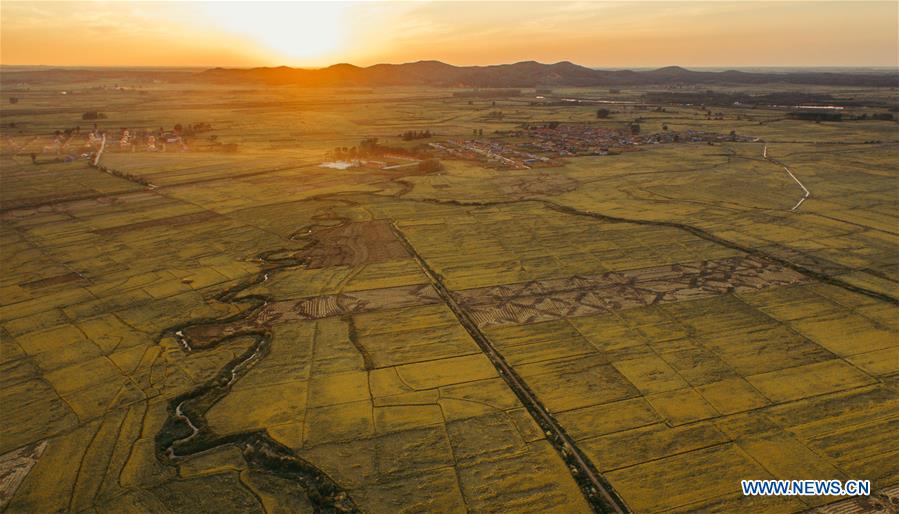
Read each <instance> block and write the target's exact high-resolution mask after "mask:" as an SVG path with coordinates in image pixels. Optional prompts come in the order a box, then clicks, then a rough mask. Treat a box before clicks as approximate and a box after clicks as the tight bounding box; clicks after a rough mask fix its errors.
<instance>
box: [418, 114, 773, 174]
mask: <svg viewBox="0 0 899 514" xmlns="http://www.w3.org/2000/svg"><path fill="white" fill-rule="evenodd" d="M495 134H496V136H498V138H490V139H484V138H481V137H478V138H473V139H464V140H446V141H441V142H433V143H428V146H429V147H430V148H431V149H432V150H433V151H434V152H435V153H436V155H437V156H438V157H441V158H447V159H460V160H469V161H478V162H480V163H481V164H483V165H484V166H487V167H492V168H501V169H530V168H541V167H554V166H561V165H563V164H564V161H563V160H562V159H563V158H565V157H575V156H583V155H614V154H619V153H623V152H633V151H637V150H638V149H639V147H640V146H643V145H657V144H674V143H706V144H715V143H723V142H758V141H760V139H759V138H757V137H752V136H745V135H740V134H737V133H736V132H731V133H730V134H718V133H713V132H703V131H696V130H687V131H685V132H682V133H681V132H676V131H669V130H667V126H665V127H664V130H663V131H662V132H658V133H653V134H641V133H640V125H639V124H638V123H633V124H630V125H629V126H628V127H627V128H621V129H611V128H606V127H600V126H596V125H591V124H586V123H559V122H547V123H539V124H527V125H524V126H522V128H520V129H519V130H513V131H497V132H496V133H495Z"/></svg>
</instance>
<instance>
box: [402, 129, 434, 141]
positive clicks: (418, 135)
mask: <svg viewBox="0 0 899 514" xmlns="http://www.w3.org/2000/svg"><path fill="white" fill-rule="evenodd" d="M431 135H432V134H431V131H430V130H422V131H419V132H416V131H414V130H407V131H405V132H403V133H402V134H400V137H401V138H403V141H412V140H413V139H427V138H429V137H431Z"/></svg>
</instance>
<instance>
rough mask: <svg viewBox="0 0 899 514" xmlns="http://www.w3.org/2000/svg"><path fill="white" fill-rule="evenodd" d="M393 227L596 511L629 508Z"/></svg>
mask: <svg viewBox="0 0 899 514" xmlns="http://www.w3.org/2000/svg"><path fill="white" fill-rule="evenodd" d="M391 228H392V230H393V232H394V234H396V237H397V239H399V240H400V241H401V242H402V243H403V245H404V246H405V247H406V250H407V251H408V252H409V254H410V255H412V256H413V257H414V258H415V261H416V262H417V263H418V266H419V267H420V268H421V270H422V272H423V273H424V274H425V275H426V276H427V277H428V279H429V280H430V281H431V285H432V286H433V287H434V289H435V290H436V291H437V294H438V295H439V296H440V297H441V298H442V299H443V301H444V303H446V305H447V307H449V308H450V310H451V311H453V314H454V315H455V316H456V319H458V320H459V323H460V324H461V325H462V327H463V328H465V330H466V332H468V335H470V336H471V338H472V339H473V340H474V341H475V343H477V345H478V346H479V347H480V348H481V350H482V351H483V352H484V354H485V355H486V356H487V358H488V359H490V361H491V362H492V363H493V366H494V367H496V370H497V371H498V372H499V375H500V376H501V377H502V378H503V380H505V381H506V384H508V385H509V388H510V389H512V391H513V392H514V393H515V395H516V396H518V399H519V400H521V403H522V404H524V406H525V407H526V408H527V409H528V412H529V413H530V414H531V416H532V417H533V418H534V421H536V422H537V424H538V425H539V426H540V428H541V429H542V430H543V433H544V434H546V436H547V440H548V441H549V442H550V443H551V444H552V445H553V447H554V448H555V449H556V451H557V452H558V453H559V456H560V457H562V460H564V461H565V463H566V464H567V466H568V468H569V470H570V471H571V474H572V477H573V478H574V480H575V481H576V482H577V484H578V486H579V487H580V488H581V491H582V492H583V494H584V497H585V499H586V500H587V503H588V504H589V505H590V507H591V508H592V509H593V511H594V512H597V513H603V514H605V513H616V514H623V513H625V512H628V510H627V507H625V506H624V502H623V501H622V500H621V499H620V498H619V497H618V496H617V495H616V494H615V493H614V491H613V490H612V487H611V486H610V485H609V484H608V483H607V482H606V481H605V480H604V479H603V478H602V477H601V476H600V475H599V472H598V471H597V470H596V468H595V466H594V465H593V463H591V462H590V460H589V459H588V458H587V457H586V455H584V453H583V451H581V449H580V448H578V446H577V444H576V443H575V441H574V439H572V438H571V436H569V435H568V433H567V432H565V429H564V428H563V427H562V426H561V425H559V423H558V422H557V421H556V420H555V418H553V417H552V415H551V414H550V413H549V411H548V410H546V407H544V406H543V404H541V403H540V400H539V399H537V396H536V395H535V394H534V393H533V392H532V391H531V389H530V388H529V387H528V385H527V383H525V381H524V380H523V379H522V378H521V377H520V376H519V375H518V373H517V372H516V371H515V370H514V369H513V368H512V366H510V365H509V363H508V362H506V359H505V358H504V357H503V355H502V354H501V353H500V352H498V351H497V350H496V348H495V347H494V346H493V344H492V343H491V342H490V340H489V339H488V338H487V336H486V335H484V333H483V332H481V330H480V329H479V328H478V326H477V324H476V323H475V321H474V320H473V319H472V318H471V316H469V315H468V312H466V311H465V310H464V309H463V308H462V307H460V306H459V304H458V303H457V302H456V300H455V298H453V295H452V293H450V291H449V290H448V289H447V288H446V286H445V285H444V283H443V278H442V277H441V276H440V274H438V273H437V272H435V271H434V270H433V269H432V268H431V267H430V266H429V265H428V263H427V262H426V261H425V260H424V258H423V257H422V256H421V255H420V254H419V253H418V251H417V250H416V249H415V247H414V246H412V243H410V242H409V240H408V239H407V238H406V235H405V234H404V233H403V232H402V230H400V229H399V227H397V225H396V223H395V222H394V223H392V224H391Z"/></svg>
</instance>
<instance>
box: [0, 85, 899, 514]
mask: <svg viewBox="0 0 899 514" xmlns="http://www.w3.org/2000/svg"><path fill="white" fill-rule="evenodd" d="M712 87H713V88H715V89H716V90H720V91H721V92H727V91H730V90H728V89H725V88H724V87H723V86H712ZM796 88H797V86H796V85H789V84H788V85H777V84H772V85H768V86H765V85H756V86H739V87H736V86H735V87H734V88H732V90H734V91H738V92H740V93H746V94H770V93H784V92H790V91H794V90H795V89H796ZM10 89H12V91H10ZM701 89H702V90H703V91H704V90H705V89H707V88H706V87H703V88H701ZM805 89H807V90H808V91H810V92H812V93H820V94H829V95H833V96H834V97H848V96H852V97H853V98H854V99H856V100H858V101H859V102H860V104H858V105H857V106H854V107H847V109H846V111H847V116H844V117H845V118H847V119H845V120H843V121H839V122H837V121H833V122H831V121H822V122H819V123H816V122H814V121H807V120H801V119H794V118H791V117H789V116H788V115H787V111H788V109H785V108H783V107H772V106H768V107H764V106H762V107H751V108H750V107H748V106H741V105H729V106H723V107H708V108H706V107H703V106H699V105H686V104H677V103H668V104H651V105H646V104H644V102H643V100H644V99H645V98H646V97H645V96H644V95H646V94H647V93H654V92H655V93H658V92H659V91H660V90H661V88H659V87H653V86H641V88H627V87H623V88H622V89H621V91H620V92H617V93H615V94H610V93H609V91H608V89H607V88H560V89H557V90H555V91H553V92H552V98H540V99H539V100H538V99H537V96H541V97H547V96H550V95H548V94H546V93H543V94H540V95H538V94H537V93H536V92H535V91H534V90H533V89H524V90H522V92H521V94H520V95H513V96H507V97H506V96H500V97H479V96H466V95H461V96H460V95H454V94H453V92H454V90H453V89H442V88H431V87H382V88H374V89H363V88H334V89H324V88H301V87H293V86H279V87H258V86H251V85H245V86H240V87H237V86H228V87H225V86H220V85H215V84H205V83H166V82H138V81H135V83H134V84H120V83H113V82H112V81H103V80H99V79H96V80H91V81H87V80H85V81H83V82H74V83H70V84H67V85H66V86H65V92H66V94H65V95H63V94H61V92H60V87H59V85H58V84H53V83H41V82H35V83H30V84H28V85H27V87H26V86H21V87H19V86H17V87H16V88H5V89H4V92H3V94H2V102H3V104H2V127H0V136H2V142H0V143H2V148H0V150H2V156H0V165H2V168H0V252H2V263H3V266H2V274H0V277H2V284H0V291H2V294H0V343H2V353H0V382H2V389H0V405H2V407H3V416H0V477H2V479H0V503H2V507H3V508H4V509H6V511H8V512H58V511H68V512H123V511H124V512H130V511H140V512H183V511H197V512H199V511H201V512H313V511H315V510H322V511H338V512H340V511H347V512H352V511H363V512H425V511H427V512H465V511H478V512H497V511H513V512H518V511H540V512H550V511H553V512H591V510H592V511H597V512H603V511H608V510H610V509H614V508H616V507H617V508H621V509H627V510H630V511H633V512H710V511H729V512H737V511H739V512H750V511H765V512H798V511H805V510H808V509H815V508H819V507H822V506H824V505H827V504H831V503H834V502H840V501H843V502H846V501H848V502H866V503H864V504H859V505H862V507H863V508H873V505H875V504H885V502H888V501H889V499H888V498H890V497H892V498H894V500H893V501H895V498H896V497H899V492H897V491H899V337H897V333H899V323H897V320H899V316H897V312H899V311H897V304H899V287H897V280H899V255H897V251H896V248H897V242H899V234H897V231H896V230H897V226H899V219H897V214H896V213H897V209H896V201H897V178H899V130H897V124H896V122H895V121H887V120H884V119H876V118H875V117H874V116H873V114H884V113H886V112H887V110H886V108H884V107H882V105H885V103H888V102H890V101H895V98H894V97H892V98H891V95H894V94H895V91H890V90H887V89H886V88H881V89H878V88H863V87H852V88H850V87H849V86H846V87H836V86H834V87H827V86H813V87H812V86H810V87H808V88H805ZM10 95H14V96H15V97H16V98H17V103H15V104H14V105H13V104H10V103H8V101H7V97H8V96H10ZM553 98H555V99H557V100H558V101H552V100H553ZM563 98H576V99H580V101H578V102H563V101H562V100H561V99H563ZM599 101H601V102H603V103H601V104H598V103H591V102H599ZM597 105H602V106H605V108H606V109H608V110H609V111H610V112H609V114H608V116H607V117H602V118H599V117H597ZM92 111H99V112H102V113H103V115H104V117H102V118H98V119H91V120H85V119H83V115H84V113H88V112H92ZM711 111H714V112H713V113H711V114H710V112H711ZM491 113H501V115H497V114H491ZM863 114H864V115H865V116H864V117H862V115H863ZM849 115H852V116H853V118H852V119H849ZM548 123H552V124H553V125H552V128H547V125H546V124H548ZM635 124H638V125H639V131H638V132H637V129H634V128H632V126H633V125H635ZM176 125H179V126H181V127H182V128H181V129H180V130H175V126H176ZM195 126H196V127H198V128H197V130H196V131H193V130H192V129H191V132H192V133H191V134H189V135H188V134H187V130H186V127H195ZM200 127H202V129H201V128H200ZM528 127H540V128H539V129H533V128H528ZM76 128H77V130H76ZM126 128H127V129H128V130H129V139H128V142H127V144H126V143H121V142H120V141H121V136H122V134H123V129H126ZM67 130H69V132H68V133H66V131H67ZM425 130H427V131H428V132H429V137H427V138H423V139H414V138H411V137H406V138H404V137H402V135H403V134H404V133H407V132H409V131H414V132H416V133H418V132H419V131H425ZM536 130H539V131H540V138H536V137H534V136H533V134H532V132H534V131H536ZM57 131H59V134H57V133H56V132H57ZM132 133H134V134H138V133H145V135H143V136H135V137H143V138H145V139H140V143H139V144H137V143H134V142H133V140H132V139H130V137H131V136H130V134H132ZM151 133H152V134H153V137H154V140H153V141H154V145H156V146H154V147H153V148H152V150H151V149H150V147H149V146H148V143H147V141H148V139H146V138H148V137H149V135H150V134H151ZM675 133H676V134H679V136H678V138H677V139H676V140H675V138H674V137H673V136H672V134H675ZM89 134H96V138H95V139H96V141H95V142H93V143H92V142H91V140H90V139H89V137H90V136H89ZM101 134H102V136H101ZM571 134H575V136H576V137H577V138H579V139H577V143H576V144H572V143H570V141H571V139H569V138H571V137H572V136H571ZM666 134H667V135H666ZM653 136H657V137H655V139H654V138H653ZM681 136H682V137H681ZM100 137H104V138H105V141H106V143H105V144H106V146H105V148H104V149H103V151H102V154H101V155H99V159H98V165H97V166H91V162H92V160H93V158H95V157H96V156H97V153H98V152H99V151H100V150H99V147H100V143H99V141H100V140H101V139H100ZM416 137H417V136H416ZM589 137H596V138H598V139H597V141H587V142H584V140H585V138H589ZM162 138H165V139H166V140H167V141H169V140H170V141H171V142H168V143H166V147H165V150H164V151H163V150H162V147H161V143H159V144H158V145H157V142H158V141H160V140H161V139H162ZM375 139H376V141H375V142H374V143H371V141H372V140H375ZM599 139H601V141H599ZM363 141H369V142H368V143H366V145H365V148H368V150H367V151H368V152H370V153H369V154H366V155H365V156H362V154H361V153H356V154H351V152H350V150H349V149H353V150H354V151H357V152H361V151H362V148H363V145H362V142H363ZM546 141H551V142H552V143H551V144H545V145H544V147H541V146H539V144H538V143H541V142H542V143H545V142H546ZM431 143H434V144H437V145H440V144H443V145H444V146H446V147H450V146H452V147H453V148H475V149H477V150H478V152H470V154H471V155H468V154H465V155H462V153H463V152H459V153H457V154H449V153H441V152H439V151H437V150H435V148H436V147H435V145H434V144H431ZM594 143H595V144H594ZM373 145H374V146H373ZM466 145H467V146H466ZM566 145H573V146H571V147H572V148H574V147H576V149H577V151H571V152H568V151H567V149H568V148H569V146H566ZM766 148H767V151H766V150H765V149H766ZM335 149H340V150H339V151H336V152H335ZM343 149H347V151H343ZM541 152H543V153H541ZM766 152H767V153H766ZM525 153H527V155H524V154H525ZM538 154H539V155H538ZM334 155H339V156H340V159H341V160H343V159H347V162H350V161H352V164H353V165H352V166H349V167H347V168H346V169H334V168H328V167H322V166H321V164H322V163H325V162H329V161H332V160H334V159H336V157H334ZM494 155H500V156H501V157H502V159H500V158H498V157H495V156H494ZM532 155H537V158H534V157H532ZM765 155H767V156H768V157H770V158H772V159H776V161H778V162H781V163H783V165H785V166H788V167H789V170H791V172H792V173H794V174H795V176H796V177H797V178H798V179H799V180H801V183H802V184H804V187H807V188H808V190H809V191H810V193H811V195H810V197H809V198H808V199H807V200H806V201H805V202H803V203H802V204H801V206H800V207H799V208H798V209H796V210H791V208H793V206H794V205H795V204H796V203H797V201H798V200H799V199H800V198H801V197H802V194H803V192H802V190H801V189H800V187H799V186H798V185H797V183H796V182H794V180H793V179H791V178H790V176H788V175H787V174H786V173H785V172H784V169H783V166H781V165H778V164H777V163H776V162H773V161H771V160H768V159H766V157H765ZM539 157H546V160H542V159H540V158H539ZM432 159H437V160H439V164H440V165H439V168H433V169H432V168H428V167H425V166H419V165H418V163H420V162H421V163H423V162H427V161H428V160H432ZM503 159H506V160H508V161H510V162H513V163H514V165H508V164H507V163H506V161H504V160H503ZM356 161H358V162H356ZM410 163H411V164H410ZM535 163H536V164H537V165H535ZM751 478H759V479H766V478H778V479H805V478H808V479H812V478H820V479H831V478H838V479H867V480H871V482H872V489H873V492H874V493H875V494H874V495H872V496H871V497H870V498H865V499H862V500H852V499H850V500H846V499H843V498H840V497H815V496H808V497H799V496H797V497H782V498H764V497H752V496H743V495H742V492H741V490H740V480H743V479H751Z"/></svg>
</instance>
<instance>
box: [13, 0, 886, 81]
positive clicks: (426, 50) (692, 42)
mask: <svg viewBox="0 0 899 514" xmlns="http://www.w3.org/2000/svg"><path fill="white" fill-rule="evenodd" d="M525 4H526V7H525ZM0 9H2V20H3V21H2V27H3V30H2V32H0V39H2V45H0V63H2V64H3V65H30V66H37V65H45V66H58V67H98V66H103V67H152V68H159V67H165V68H175V67H188V68H207V67H217V66H220V67H241V68H248V67H262V66H280V65H285V66H291V67H301V68H320V67H325V66H328V65H331V64H335V63H353V64H355V65H358V66H369V65H372V64H377V63H385V62H389V63H401V62H413V61H417V60H422V58H423V59H425V60H439V61H442V62H447V63H451V64H454V65H458V66H468V65H490V64H501V63H514V62H520V61H529V60H536V61H540V62H559V61H571V62H575V63H577V64H580V65H583V66H587V67H591V68H598V69H646V68H659V67H664V66H670V65H678V66H682V67H685V68H694V69H696V68H810V67H813V68H822V67H824V68H857V67H862V68H873V67H889V68H895V67H896V66H897V60H899V57H897V26H896V19H897V14H899V11H897V3H896V2H880V1H866V2H846V1H833V2H811V1H800V2H764V1H754V0H746V1H739V2H716V1H700V2H684V1H678V0H672V1H662V2H642V1H631V2H626V1H618V2H555V3H549V2H515V1H511V2H379V1H374V2H329V3H324V2H308V3H296V2H261V3H249V2H224V3H218V2H38V3H35V2H21V1H7V2H3V4H2V5H0ZM373 20H374V21H376V22H375V23H373V22H372V21H373ZM61 49H62V50H61ZM787 50H789V51H787Z"/></svg>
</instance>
